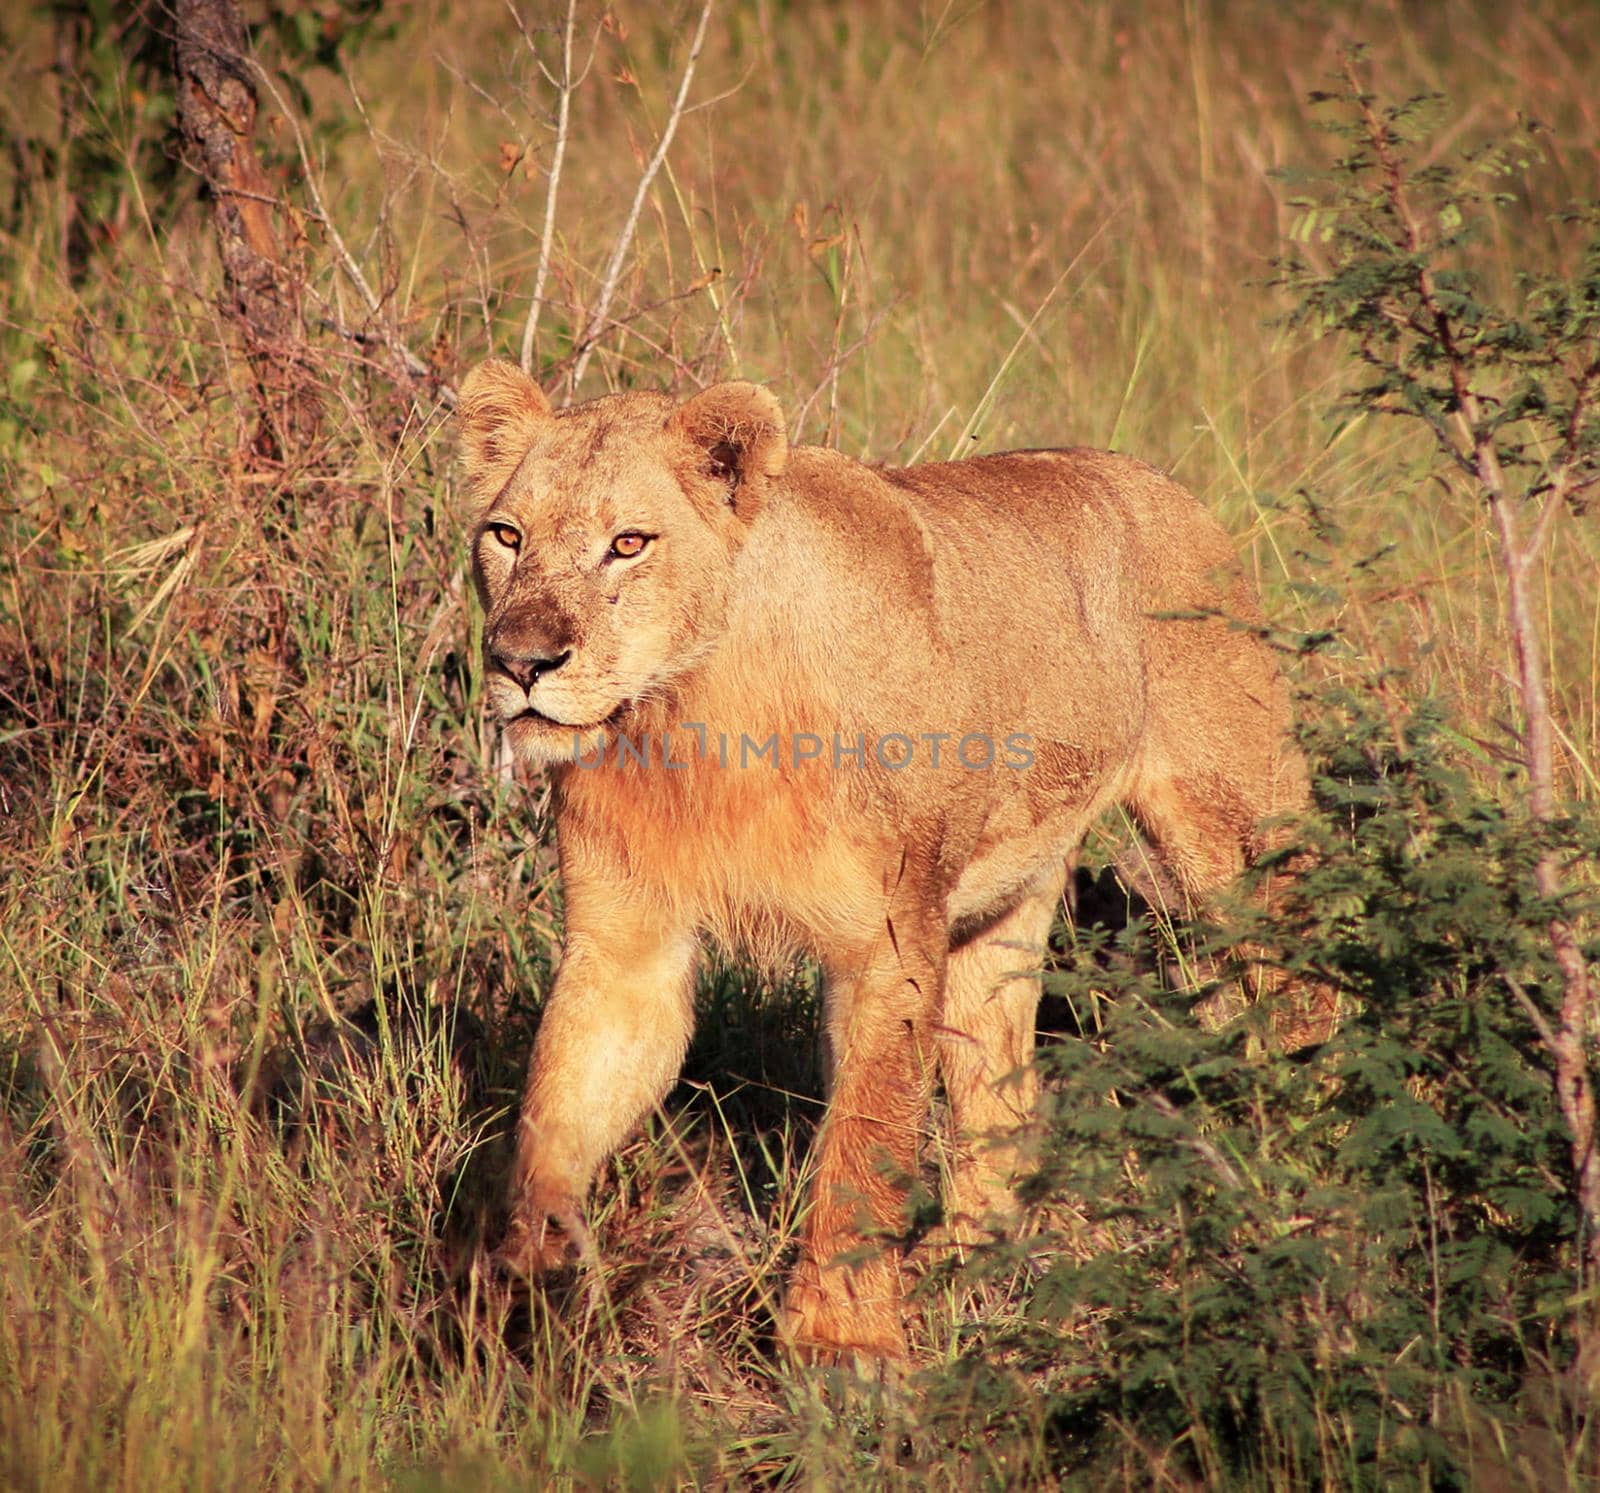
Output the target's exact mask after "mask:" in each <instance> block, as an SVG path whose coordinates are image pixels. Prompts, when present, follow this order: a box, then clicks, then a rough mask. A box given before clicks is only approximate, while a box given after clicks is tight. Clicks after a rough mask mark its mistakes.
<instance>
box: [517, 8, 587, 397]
mask: <svg viewBox="0 0 1600 1493" xmlns="http://www.w3.org/2000/svg"><path fill="white" fill-rule="evenodd" d="M577 13H578V0H567V20H566V24H565V25H564V26H563V27H562V28H561V83H560V86H559V91H558V93H557V102H556V143H555V152H554V154H553V155H552V157H551V159H550V178H549V181H548V183H547V184H546V186H545V192H544V228H543V230H542V231H541V232H540V234H539V267H538V269H537V270H535V272H534V276H533V300H532V301H531V302H530V303H529V305H528V319H527V321H525V322H524V323H523V326H522V360H521V361H522V371H523V372H524V373H528V374H531V373H532V372H533V339H534V335H535V333H536V332H537V330H538V327H539V312H540V310H541V309H542V308H543V306H544V284H545V279H546V277H547V276H548V275H549V273H550V251H551V248H552V247H553V245H554V243H555V233H556V194H557V192H559V191H560V189H561V163H562V161H563V159H564V158H565V156H566V154H567V123H568V119H569V117H570V113H571V106H572V89H573V82H572V30H573V26H574V25H575V24H576V21H577ZM540 67H541V70H543V64H542V63H541V64H540Z"/></svg>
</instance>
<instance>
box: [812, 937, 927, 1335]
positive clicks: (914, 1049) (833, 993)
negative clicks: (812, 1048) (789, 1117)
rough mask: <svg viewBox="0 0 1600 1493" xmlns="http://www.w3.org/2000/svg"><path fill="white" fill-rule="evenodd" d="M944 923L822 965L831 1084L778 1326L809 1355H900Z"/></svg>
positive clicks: (925, 1125) (885, 938) (924, 1127)
mask: <svg viewBox="0 0 1600 1493" xmlns="http://www.w3.org/2000/svg"><path fill="white" fill-rule="evenodd" d="M945 948H946V934H945V931H944V926H943V922H942V920H939V919H936V918H934V917H931V916H908V917H905V918H903V919H899V920H896V921H895V922H893V923H886V926H885V931H884V935H883V936H882V937H881V938H880V939H879V941H878V942H877V944H875V945H874V946H873V947H872V948H870V949H867V950H864V951H862V953H861V955H860V957H859V958H858V959H855V960H846V961H840V962H836V963H834V964H833V965H832V967H831V968H830V978H829V995H828V1039H829V1041H828V1045H829V1048H830V1051H831V1053H832V1057H833V1065H834V1066H833V1083H832V1092H831V1098H830V1101H829V1105H828V1112H827V1115H826V1117H825V1118H824V1120H823V1124H822V1132H821V1135H820V1136H819V1138H818V1141H817V1150H816V1158H815V1167H814V1175H813V1182H812V1198H811V1207H810V1212H809V1214H808V1216H807V1219H806V1225H805V1232H804V1238H803V1241H802V1246H801V1257H800V1261H799V1263H798V1265H797V1266H796V1267H795V1271H794V1274H793V1276H792V1278H791V1280H790V1283H789V1291H788V1296H787V1299H786V1302H785V1316H786V1328H787V1333H788V1336H789V1337H790V1340H791V1341H792V1342H793V1343H794V1345H795V1347H796V1348H797V1349H798V1350H799V1351H800V1353H801V1354H802V1355H804V1356H806V1357H810V1358H824V1359H829V1358H839V1357H848V1356H853V1355H863V1356H866V1357H869V1358H879V1359H900V1358H904V1357H905V1352H906V1343H905V1326H904V1321H903V1311H904V1307H903V1297H902V1290H901V1280H900V1270H901V1257H902V1254H903V1252H904V1245H903V1242H902V1241H903V1239H904V1235H905V1233H906V1226H907V1225H906V1216H905V1211H906V1194H907V1188H908V1186H909V1184H910V1182H911V1180H912V1179H913V1178H914V1177H915V1176H916V1172H917V1158H918V1153H919V1149H920V1143H921V1140H922V1136H923V1132H924V1130H925V1129H926V1127H927V1123H928V1107H929V1101H930V1096H931V1091H932V1083H933V1069H934V1062H935V1054H934V1048H933V1024H934V1018H935V1014H936V1012H937V1011H938V1009H939V1000H940V991H941V984H942V981H943V978H944V957H945Z"/></svg>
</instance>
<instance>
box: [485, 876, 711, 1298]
mask: <svg viewBox="0 0 1600 1493" xmlns="http://www.w3.org/2000/svg"><path fill="white" fill-rule="evenodd" d="M567 890H568V901H567V939H566V949H565V952H564V954H563V956H562V960H561V967H560V969H559V971H558V972H557V975H556V980H555V985H554V988H553V989H552V990H551V992H550V996H549V999H548V1001H547V1003H546V1005H545V1011H544V1018H543V1020H542V1021H541V1022H540V1024H539V1032H538V1036H537V1037H536V1038H535V1040H534V1046H533V1060H532V1063H531V1065H530V1069H529V1074H528V1085H527V1090H526V1093H525V1095H524V1098H523V1102H522V1113H521V1116H520V1118H519V1119H518V1122H517V1150H516V1161H515V1164H514V1166H513V1170H512V1178H511V1199H510V1202H511V1207H510V1219H509V1222H508V1225H507V1230H506V1237H505V1240H504V1242H503V1243H502V1245H501V1248H500V1256H501V1258H502V1259H503V1260H504V1261H505V1262H506V1263H507V1264H508V1265H511V1266H513V1267H514V1268H517V1269H519V1270H522V1271H525V1272H527V1273H529V1274H537V1273H539V1272H540V1271H541V1270H543V1269H545V1268H547V1267H549V1266H552V1265H554V1264H557V1263H559V1262H561V1261H562V1260H563V1259H565V1258H566V1256H567V1254H568V1253H569V1252H570V1250H571V1248H572V1246H574V1245H576V1244H579V1243H580V1241H581V1240H582V1239H583V1237H584V1236H583V1226H582V1221H581V1220H582V1209H583V1202H584V1198H585V1195H586V1194H587V1192H588V1190H589V1183H590V1181H591V1180H592V1179H593V1177H594V1174H595V1171H596V1170H597V1169H598V1168H599V1166H600V1164H601V1163H602V1162H603V1161H604V1160H605V1159H606V1157H607V1156H609V1155H610V1154H611V1152H612V1151H614V1150H615V1149H616V1148H617V1146H618V1145H619V1144H620V1143H621V1142H622V1141H623V1140H624V1139H625V1138H626V1137H627V1135H628V1133H629V1132H630V1131H631V1130H632V1129H633V1128H634V1126H635V1125H637V1124H638V1123H639V1121H640V1120H641V1119H642V1118H643V1117H644V1115H645V1114H646V1113H647V1112H648V1111H649V1109H650V1108H651V1107H652V1106H653V1105H655V1104H656V1103H657V1102H659V1100H660V1099H661V1096H662V1095H663V1094H665V1093H666V1091H667V1088H668V1087H669V1086H670V1085H671V1083H672V1081H673V1079H674V1078H675V1077H676V1076H677V1073H678V1070H679V1068H680V1067H681V1066H682V1063H683V1055H684V1051H685V1049H686V1048H687V1047H688V1045H689V1036H690V1032H691V1030H692V1027H693V1023H694V970H695V962H696V952H697V944H696V941H695V938H694V935H693V934H692V932H690V931H688V930H684V929H666V928H663V926H662V921H661V916H660V913H659V912H658V911H656V910H655V909H654V908H650V907H647V906H645V905H642V902H641V900H640V899H638V898H637V897H635V896H633V895H630V894H629V893H628V892H627V891H626V890H625V889H624V890H619V889H617V888H616V887H603V888H602V887H589V886H583V885H574V884H573V882H572V880H571V878H570V874H569V881H568V889H567Z"/></svg>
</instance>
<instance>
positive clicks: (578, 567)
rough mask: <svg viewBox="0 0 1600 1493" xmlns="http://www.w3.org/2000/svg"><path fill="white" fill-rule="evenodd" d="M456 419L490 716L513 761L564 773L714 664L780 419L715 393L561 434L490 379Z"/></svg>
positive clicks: (514, 373)
mask: <svg viewBox="0 0 1600 1493" xmlns="http://www.w3.org/2000/svg"><path fill="white" fill-rule="evenodd" d="M461 414H462V421H463V432H464V440H465V456H466V463H467V470H468V476H469V479H470V481H471V482H472V485H473V487H474V489H475V490H476V491H477V493H478V494H479V495H480V497H481V499H482V500H483V509H482V514H481V517H480V519H479V521H478V524H477V526H476V528H475V530H474V534H473V555H472V557H473V576H474V580H475V581H476V584H477V588H478V595H479V598H480V599H481V601H482V602H483V606H484V611H485V614H486V616H485V624H484V651H485V657H486V664H487V669H488V685H487V687H488V694H489V701H490V704H491V706H492V708H493V709H494V710H495V711H496V712H497V713H498V714H499V716H500V718H501V720H502V721H504V722H505V723H506V725H507V729H508V730H509V731H510V732H511V739H512V743H513V745H514V746H515V747H516V748H517V750H518V751H519V752H521V753H522V754H523V755H525V756H528V757H533V758H538V759H543V760H562V759H566V760H570V759H571V757H572V756H573V754H574V751H575V750H587V749H588V745H589V743H591V742H592V741H593V739H594V737H595V734H596V733H597V732H603V731H604V730H605V729H607V728H609V727H615V726H625V725H626V722H627V718H628V714H629V711H630V709H631V708H632V707H633V706H634V705H635V704H637V703H638V702H640V701H642V700H645V699H649V698H658V697H660V696H661V695H663V694H666V693H668V692H669V691H670V689H671V686H672V684H673V682H674V681H675V680H677V679H679V678H680V677H682V676H683V675H685V674H686V673H688V672H689V671H690V670H692V669H693V668H694V667H695V665H696V664H697V663H698V662H699V661H700V660H702V659H703V658H705V657H706V655H707V654H708V653H709V652H710V651H711V650H712V649H713V648H714V647H715V646H716V643H717V641H718V639H719V638H720V636H721V632H722V628H723V625H724V619H725V617H726V614H727V606H728V590H729V584H730V577H731V572H732V567H733V561H734V558H735V556H736V555H737V553H738V550H739V548H740V546H741V544H742V543H743V539H744V536H745V534H746V533H747V532H748V528H749V525H750V523H751V522H752V521H753V520H754V518H755V515H756V513H757V511H758V510H759V507H760V504H761V501H762V498H763V497H764V494H765V487H766V484H767V483H769V482H770V481H771V480H772V479H773V478H775V477H776V476H777V475H778V473H779V472H781V469H782V461H783V455H784V452H785V449H786V448H785V447H784V442H783V434H782V427H781V423H780V420H779V415H778V410H777V405H776V401H774V400H773V399H772V396H771V395H770V394H768V393H767V392H766V391H765V390H763V389H759V388H756V387H754V386H752V385H721V386H719V387H718V388H716V389H711V390H708V391H706V393H704V394H702V395H699V396H697V397H696V398H695V399H692V400H690V401H689V402H688V403H687V404H685V405H683V406H681V407H678V408H676V409H675V408H674V407H673V406H672V404H671V403H670V402H669V401H668V400H666V399H665V398H663V397H662V396H660V395H651V394H633V395H623V396H619V397H616V398H611V399H603V400H597V401H594V402H593V403H591V404H588V405H583V406H579V407H578V408H577V409H575V410H573V411H571V412H570V413H568V414H564V415H559V416H558V415H555V414H553V413H552V412H551V411H550V410H549V407H548V405H547V404H546V403H545V402H544V399H543V396H542V395H540V394H539V392H538V390H537V388H536V386H534V385H533V384H532V383H531V382H530V381H529V380H527V379H526V378H525V377H524V376H523V375H522V374H521V373H520V371H518V370H516V369H515V368H513V367H511V366H510V365H508V364H503V363H490V364H486V365H484V367H482V368H480V369H478V370H476V371H475V372H474V373H473V375H472V376H471V377H470V378H469V379H468V380H467V383H466V385H465V386H464V387H463V390H462V399H461Z"/></svg>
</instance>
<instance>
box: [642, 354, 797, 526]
mask: <svg viewBox="0 0 1600 1493" xmlns="http://www.w3.org/2000/svg"><path fill="white" fill-rule="evenodd" d="M667 429H668V430H670V431H676V432H678V433H679V434H681V435H683V436H686V437H687V438H688V441H689V444H690V446H691V448H692V450H693V453H694V454H693V460H694V463H695V471H696V474H697V475H698V476H700V477H701V478H703V479H704V480H706V481H708V482H712V483H716V484H718V485H719V486H721V487H722V488H723V489H724V491H725V492H726V494H727V501H728V504H729V506H730V507H732V509H733V511H734V512H735V513H737V514H738V515H739V517H740V518H742V519H744V520H746V521H747V522H748V521H749V520H750V519H752V518H754V517H755V516H756V513H757V512H758V511H759V509H760V507H761V505H762V503H763V502H765V501H766V496H767V490H768V489H769V488H770V486H771V485H772V484H773V483H774V482H776V481H777V480H778V478H780V477H781V476H783V469H784V465H785V464H786V463H787V461H788V459H789V439H788V437H787V436H786V435H785V434H784V433H783V409H782V406H780V405H779V403H778V401H777V399H776V398H775V397H774V396H773V394H772V391H771V390H770V389H764V388H762V386H761V385H760V384H747V383H731V384H713V385H712V387H711V388H709V389H706V390H703V391H702V392H701V393H699V394H696V395H695V396H694V398H692V399H690V400H687V401H686V402H685V403H683V404H680V405H679V406H678V408H677V409H675V410H674V411H673V412H672V414H671V415H670V416H668V418H667Z"/></svg>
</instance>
